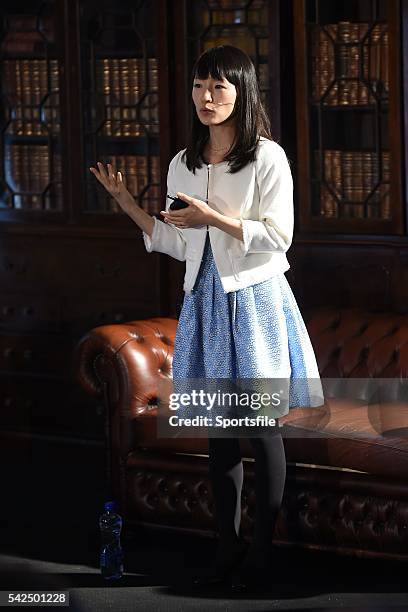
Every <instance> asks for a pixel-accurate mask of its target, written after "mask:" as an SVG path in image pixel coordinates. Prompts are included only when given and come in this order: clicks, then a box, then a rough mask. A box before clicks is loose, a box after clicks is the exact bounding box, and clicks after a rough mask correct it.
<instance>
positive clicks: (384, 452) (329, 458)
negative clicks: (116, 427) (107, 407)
mask: <svg viewBox="0 0 408 612" xmlns="http://www.w3.org/2000/svg"><path fill="white" fill-rule="evenodd" d="M280 422H281V424H282V425H283V427H282V435H283V437H284V444H285V450H286V458H287V461H288V462H289V463H302V464H311V465H315V466H322V467H328V468H346V469H351V470H357V471H361V472H368V473H371V474H376V475H382V476H385V475H390V476H392V478H394V479H395V478H397V479H404V480H405V479H406V478H407V477H408V405H407V404H403V403H397V402H395V403H390V404H381V405H374V404H372V405H367V404H365V403H364V402H363V401H357V400H350V399H345V400H342V399H338V398H336V399H334V398H333V399H328V400H327V402H326V406H325V407H324V408H293V409H291V410H290V411H289V414H287V415H286V416H285V417H281V419H280ZM133 426H134V440H135V444H136V441H138V442H137V448H138V449H139V450H140V448H144V449H146V450H159V451H163V452H165V453H181V454H193V455H194V454H197V455H208V442H207V438H206V437H196V438H181V437H180V438H164V437H158V436H157V410H156V409H153V410H150V411H148V412H146V413H144V414H141V415H138V417H137V418H136V419H134V422H133ZM241 449H242V455H243V457H246V458H253V453H252V447H251V444H250V441H249V439H248V438H242V439H241ZM128 461H129V462H130V464H131V463H132V453H130V455H129V457H128Z"/></svg>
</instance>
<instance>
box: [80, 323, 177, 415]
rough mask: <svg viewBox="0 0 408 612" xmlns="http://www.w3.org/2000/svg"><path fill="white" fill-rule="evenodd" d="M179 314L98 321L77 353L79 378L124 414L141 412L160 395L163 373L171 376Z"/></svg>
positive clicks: (154, 402) (88, 390) (81, 343)
mask: <svg viewBox="0 0 408 612" xmlns="http://www.w3.org/2000/svg"><path fill="white" fill-rule="evenodd" d="M176 329H177V319H172V318H167V317H156V318H152V319H146V320H139V321H130V322H127V323H122V324H118V325H103V326H100V327H95V328H94V329H92V330H91V331H89V332H88V333H87V334H85V336H83V337H82V338H81V340H80V341H79V343H78V345H77V346H76V349H75V353H74V369H75V372H76V379H77V381H78V382H79V384H80V385H81V386H82V387H83V388H84V390H85V391H86V392H87V393H89V394H91V395H96V396H99V395H102V393H103V391H104V385H106V389H107V393H108V398H107V399H108V403H109V405H110V406H111V407H112V405H113V404H114V405H115V406H117V408H118V409H119V412H120V413H122V414H128V415H129V414H139V413H142V412H145V411H146V410H147V409H148V407H149V406H151V405H155V404H156V400H157V390H158V382H159V380H160V378H161V377H163V378H165V379H169V378H171V377H172V361H173V348H174V338H175V334H176Z"/></svg>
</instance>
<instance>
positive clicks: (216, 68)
mask: <svg viewBox="0 0 408 612" xmlns="http://www.w3.org/2000/svg"><path fill="white" fill-rule="evenodd" d="M208 76H211V77H212V78H213V79H217V80H221V79H222V78H226V79H227V81H229V82H230V83H232V84H233V85H235V87H236V91H237V98H236V101H235V106H234V110H233V112H232V114H231V115H230V117H231V118H232V117H234V118H235V123H236V138H235V144H234V146H233V147H232V149H231V150H230V151H229V153H228V155H227V156H226V157H225V160H227V161H229V172H230V173H231V174H234V173H235V172H238V170H241V168H243V167H244V166H246V165H247V164H248V163H249V162H252V161H255V153H256V148H257V144H258V140H259V136H264V137H265V138H268V139H269V140H273V138H272V135H271V125H270V121H269V117H268V115H267V114H266V111H265V109H264V107H263V105H262V101H261V96H260V92H259V86H258V78H257V75H256V71H255V66H254V64H253V62H252V60H251V58H250V57H249V56H248V55H247V54H246V53H245V52H244V51H242V50H241V49H238V47H233V46H232V45H219V46H217V47H212V48H210V49H207V51H204V53H202V54H201V55H200V56H199V58H198V59H197V60H196V62H195V64H194V66H193V70H192V79H191V88H192V86H193V82H194V79H195V78H199V79H207V78H208ZM209 137H210V131H209V128H208V126H206V125H204V124H203V123H201V121H200V120H199V118H198V116H197V112H196V109H195V105H194V103H193V102H192V103H191V112H190V117H189V136H188V144H187V148H186V151H185V152H184V154H183V159H184V160H185V162H186V166H187V168H188V169H189V170H190V172H191V171H192V172H193V173H194V174H195V169H196V168H201V167H202V165H203V164H202V154H203V151H204V146H205V144H206V142H207V141H208V139H209Z"/></svg>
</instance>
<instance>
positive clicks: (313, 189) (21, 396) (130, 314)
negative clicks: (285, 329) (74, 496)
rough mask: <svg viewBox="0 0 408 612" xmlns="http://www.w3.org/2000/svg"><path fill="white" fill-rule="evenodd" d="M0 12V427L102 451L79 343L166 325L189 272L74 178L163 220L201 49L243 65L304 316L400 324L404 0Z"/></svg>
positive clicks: (222, 0) (63, 6) (100, 5)
mask: <svg viewBox="0 0 408 612" xmlns="http://www.w3.org/2000/svg"><path fill="white" fill-rule="evenodd" d="M399 7H401V14H400V12H399ZM2 9H3V11H2V15H1V17H0V21H1V24H2V26H1V29H0V89H1V95H2V101H3V104H2V105H1V110H0V113H1V114H0V116H1V124H0V135H1V136H0V138H1V140H0V155H1V161H2V165H1V180H0V225H1V230H2V236H3V239H2V265H1V266H0V283H1V287H2V293H1V297H0V313H1V315H0V327H1V334H0V342H1V350H0V363H1V365H2V374H1V383H2V384H1V385H0V405H2V406H3V407H4V410H3V413H2V416H1V419H0V430H1V429H7V431H8V432H11V433H13V432H14V434H16V435H17V434H18V433H19V432H20V433H21V432H26V433H27V431H28V432H30V435H32V436H38V437H41V436H46V435H48V436H56V437H58V436H59V437H62V438H65V439H67V440H68V439H69V440H74V439H78V440H85V441H86V443H88V442H89V444H90V440H93V441H94V442H95V441H96V442H97V443H101V441H102V440H103V418H102V413H103V407H102V405H101V401H100V400H98V399H95V400H93V399H89V397H88V396H86V397H85V395H84V394H83V393H82V392H80V391H79V388H78V385H77V384H76V382H75V380H74V379H73V371H72V363H71V358H72V352H73V349H74V346H75V345H76V343H77V341H78V340H79V338H80V337H81V336H82V335H83V334H84V333H86V332H87V331H88V330H90V329H91V328H93V327H96V326H98V325H104V324H115V323H120V322H121V321H126V320H135V319H141V318H148V317H155V316H167V315H170V316H175V314H176V308H177V303H178V301H179V300H180V298H181V297H182V281H183V276H184V264H183V263H182V262H178V261H176V260H171V259H170V258H168V257H166V256H165V255H161V254H159V253H152V254H148V253H146V251H145V248H144V244H143V241H142V236H141V232H140V230H139V229H138V228H137V227H136V226H135V224H134V223H133V222H132V221H131V220H130V219H129V218H128V217H127V215H125V214H124V213H123V212H122V211H121V210H119V209H118V207H117V206H116V203H115V202H114V201H113V200H111V199H110V198H109V197H108V196H107V194H106V192H105V190H104V189H103V188H102V186H101V185H99V183H97V181H96V180H95V178H94V177H93V176H92V175H91V173H90V172H89V167H90V166H91V165H94V164H95V163H96V161H104V162H105V163H106V162H111V163H112V164H113V165H114V166H115V167H116V169H117V170H122V171H123V172H124V174H125V177H126V180H127V181H128V185H129V189H130V191H131V192H132V194H133V195H134V197H135V199H136V201H137V202H138V203H139V204H140V205H141V206H142V207H143V208H144V209H145V210H146V211H148V212H149V213H150V214H152V215H155V216H157V217H159V211H160V210H161V208H162V207H163V206H164V203H165V199H164V198H165V193H166V177H167V168H168V163H169V161H170V159H171V158H172V157H173V156H174V155H175V154H176V153H177V152H178V151H179V150H180V149H182V148H184V147H185V143H186V137H187V132H186V131H187V121H186V118H187V117H188V114H189V112H190V108H191V89H190V87H191V82H190V79H191V69H192V65H193V62H194V60H195V58H196V57H197V56H198V55H199V53H201V51H203V50H204V49H206V48H208V47H209V46H212V45H216V44H222V43H228V44H232V45H236V46H238V47H240V48H242V49H243V50H245V51H246V52H247V53H248V54H249V55H250V57H251V58H252V60H253V61H254V64H255V67H256V70H257V74H258V77H259V83H260V88H261V92H262V96H263V101H264V104H265V107H266V109H267V111H268V112H269V116H270V119H271V125H272V134H273V136H274V138H275V140H277V141H278V142H280V143H281V144H282V146H283V147H284V148H285V151H286V152H287V154H288V158H289V160H290V162H291V167H292V173H293V176H294V179H295V208H296V226H295V230H296V231H295V237H294V241H293V248H291V250H290V252H289V260H290V264H291V269H290V270H289V272H288V279H289V281H290V282H291V284H292V286H293V288H294V290H295V295H296V298H297V300H298V302H299V305H300V306H301V307H302V308H303V306H307V307H309V306H314V305H321V304H323V303H327V304H338V305H339V306H341V305H345V306H347V305H366V304H367V303H373V304H375V306H376V307H378V308H391V309H399V310H405V311H406V310H407V308H408V306H407V304H408V273H407V271H406V270H408V267H407V266H405V262H406V260H408V250H407V248H406V247H407V237H406V230H405V227H404V216H405V210H406V205H405V194H404V191H403V188H404V185H403V177H402V168H403V163H407V162H406V160H407V159H408V155H405V157H404V151H403V141H404V136H405V141H406V140H407V134H406V131H407V125H408V111H407V105H406V103H404V100H406V99H407V95H406V92H405V91H404V90H403V88H404V87H405V89H406V85H404V83H406V82H408V74H406V63H404V62H405V60H404V57H408V55H407V53H406V52H405V53H402V45H405V47H404V48H405V50H407V48H408V47H407V42H406V41H407V40H408V31H407V27H408V26H407V25H406V24H408V18H407V17H408V0H401V3H399V2H397V0H386V1H385V0H379V1H377V2H374V1H371V0H353V1H351V0H342V1H341V2H338V1H333V2H319V1H314V2H309V1H306V0H292V1H290V2H286V0H252V2H250V1H249V0H245V1H244V0H194V2H190V1H189V0H171V1H169V0H139V1H138V2H135V1H134V0H119V1H118V0H117V1H116V2H115V1H114V0H98V1H96V0H86V1H85V0H31V1H30V2H28V1H26V0H21V1H20V0H19V1H18V2H16V1H15V0H14V1H11V0H5V1H4V2H3V4H2ZM404 70H405V72H404ZM333 75H334V76H335V79H333ZM401 75H405V76H404V78H403V79H402V78H401ZM401 81H402V85H401ZM403 104H404V107H403V108H402V105H403ZM404 113H405V115H404ZM404 159H405V162H403V160H404ZM159 218H160V217H159ZM90 445H91V444H90Z"/></svg>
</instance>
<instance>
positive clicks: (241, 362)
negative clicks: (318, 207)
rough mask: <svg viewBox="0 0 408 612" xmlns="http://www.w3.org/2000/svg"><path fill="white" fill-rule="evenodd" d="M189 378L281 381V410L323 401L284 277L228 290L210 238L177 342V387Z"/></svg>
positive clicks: (312, 355) (187, 298)
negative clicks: (284, 398)
mask: <svg viewBox="0 0 408 612" xmlns="http://www.w3.org/2000/svg"><path fill="white" fill-rule="evenodd" d="M187 379H229V380H232V381H234V380H237V379H264V380H270V379H283V380H286V381H287V382H288V401H287V409H286V410H285V411H284V413H287V412H288V409H290V408H293V407H298V406H302V407H313V406H320V405H322V403H323V401H324V400H323V392H322V387H321V384H320V375H319V370H318V366H317V362H316V357H315V353H314V350H313V347H312V344H311V341H310V338H309V334H308V331H307V328H306V325H305V323H304V321H303V318H302V315H301V313H300V311H299V307H298V305H297V302H296V299H295V297H294V295H293V293H292V290H291V287H290V285H289V283H288V281H287V279H286V277H285V275H284V274H283V273H280V274H277V275H275V276H273V277H271V278H270V279H267V280H265V281H263V282H260V283H257V284H254V285H252V286H250V287H245V288H243V289H239V290H237V291H232V292H229V293H225V292H224V289H223V287H222V284H221V280H220V277H219V274H218V270H217V266H216V264H215V260H214V257H213V253H212V249H211V242H210V238H209V234H208V233H207V238H206V243H205V248H204V253H203V259H202V262H201V266H200V270H199V273H198V276H197V279H196V282H195V285H194V288H193V290H192V293H191V294H185V295H184V299H183V303H182V308H181V311H180V315H179V321H178V327H177V331H176V337H175V344H174V354H173V381H174V384H175V389H176V388H179V389H181V388H182V384H181V383H182V381H183V380H187ZM234 414H235V413H234Z"/></svg>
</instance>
